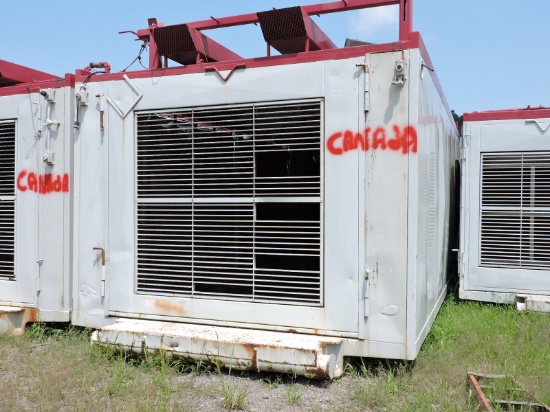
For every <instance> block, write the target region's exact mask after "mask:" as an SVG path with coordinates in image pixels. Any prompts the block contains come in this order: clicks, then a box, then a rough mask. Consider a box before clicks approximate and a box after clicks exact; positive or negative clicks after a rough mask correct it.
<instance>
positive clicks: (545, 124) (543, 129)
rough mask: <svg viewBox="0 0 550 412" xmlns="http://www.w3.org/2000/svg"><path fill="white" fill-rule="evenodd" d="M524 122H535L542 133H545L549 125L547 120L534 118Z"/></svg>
mask: <svg viewBox="0 0 550 412" xmlns="http://www.w3.org/2000/svg"><path fill="white" fill-rule="evenodd" d="M525 123H535V124H536V125H537V127H538V128H539V129H540V131H541V132H542V133H546V131H547V130H548V128H549V127H550V122H548V121H545V122H541V121H540V120H536V119H533V120H526V121H525Z"/></svg>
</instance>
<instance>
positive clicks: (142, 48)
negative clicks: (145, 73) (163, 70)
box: [122, 42, 147, 72]
mask: <svg viewBox="0 0 550 412" xmlns="http://www.w3.org/2000/svg"><path fill="white" fill-rule="evenodd" d="M146 47H147V43H145V42H144V43H143V44H142V45H141V48H140V49H139V53H138V55H137V57H136V58H135V59H134V60H132V63H130V64H129V65H128V67H126V68H125V69H124V70H122V71H123V72H125V71H126V70H128V69H129V68H130V67H132V65H133V64H134V63H135V62H136V61H137V60H139V64H141V67H143V68H144V69H147V67H145V66H144V65H143V63H141V54H142V53H143V52H144V51H145V48H146Z"/></svg>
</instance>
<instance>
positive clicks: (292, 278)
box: [72, 33, 458, 377]
mask: <svg viewBox="0 0 550 412" xmlns="http://www.w3.org/2000/svg"><path fill="white" fill-rule="evenodd" d="M237 63H238V65H237V64H236V63H235V62H222V63H218V64H217V65H215V66H212V65H210V66H209V67H205V66H204V65H190V66H187V67H179V68H173V69H167V70H159V71H153V72H150V71H145V72H136V73H128V74H125V75H123V74H121V73H119V74H97V75H94V76H91V77H90V76H88V74H87V73H85V72H84V73H78V74H77V83H76V86H75V89H76V92H77V94H78V93H80V94H81V95H82V99H80V101H84V104H81V105H80V109H79V111H78V112H79V113H78V122H79V124H80V128H79V129H78V130H77V131H76V135H75V150H74V155H75V164H76V165H78V167H75V174H74V197H75V213H74V217H75V220H74V225H75V226H74V229H75V230H74V253H75V259H74V268H73V269H74V270H73V271H74V273H75V276H76V277H75V279H74V290H73V292H74V308H75V310H74V312H73V318H72V321H73V323H75V324H78V325H84V326H91V327H103V328H102V329H101V330H100V331H99V332H98V333H97V334H96V335H95V337H94V339H95V340H96V341H101V342H106V343H116V344H120V345H123V346H125V347H127V348H133V349H135V350H141V349H143V348H145V347H147V348H162V349H166V350H168V351H170V352H172V353H174V354H178V355H181V356H186V357H189V358H192V359H210V360H212V358H213V357H215V358H217V359H218V360H221V362H222V364H225V365H232V366H233V367H234V368H252V369H257V370H276V371H277V370H278V371H285V372H292V371H294V372H297V373H302V374H306V375H314V376H325V377H333V376H338V375H340V374H341V373H342V359H343V356H368V357H383V358H398V359H414V358H415V357H416V355H417V354H418V351H419V349H420V346H421V344H422V342H423V340H424V338H425V337H426V335H427V333H428V331H429V329H430V326H431V324H432V322H433V320H434V318H435V316H436V314H437V311H438V309H439V307H440V305H441V303H442V301H443V298H444V297H445V294H446V285H447V260H448V259H447V256H448V245H449V237H450V233H449V215H450V210H451V208H452V204H451V191H452V182H453V181H454V165H455V160H456V159H457V158H458V136H457V131H456V127H455V124H454V122H453V120H452V117H451V115H450V112H449V110H448V108H447V106H446V102H445V100H444V97H443V95H442V93H441V90H440V88H439V84H438V81H437V78H436V76H435V74H434V72H433V69H432V68H431V62H430V60H429V57H428V55H427V53H426V52H425V50H424V46H423V44H422V40H421V38H420V36H419V35H418V33H412V34H411V37H410V40H407V41H403V42H398V43H393V44H391V45H390V44H388V45H377V46H362V47H355V48H347V49H338V50H333V51H321V52H316V53H310V54H305V55H300V57H295V56H288V57H281V56H278V57H275V58H268V59H262V60H252V59H251V60H243V61H241V62H237ZM211 67H215V68H216V70H210V68H211ZM216 71H217V72H216ZM228 77H229V78H228ZM102 126H103V128H102ZM103 253H104V254H105V255H104V257H105V259H103V257H102V255H103ZM159 321H161V322H159ZM109 325H111V326H109Z"/></svg>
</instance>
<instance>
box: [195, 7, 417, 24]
mask: <svg viewBox="0 0 550 412" xmlns="http://www.w3.org/2000/svg"><path fill="white" fill-rule="evenodd" d="M403 1H405V0H345V1H344V0H341V1H334V2H331V3H321V4H311V5H309V6H302V9H303V10H304V11H305V12H306V13H307V14H309V15H310V16H320V15H321V14H328V13H338V12H342V11H351V10H359V9H367V8H371V7H379V6H392V5H395V4H400V3H402V2H403ZM408 2H410V3H411V5H412V0H408ZM254 23H258V15H257V14H256V13H249V14H241V15H238V16H230V17H220V18H210V19H208V20H201V21H195V22H192V23H187V24H188V25H189V26H192V27H194V28H196V29H197V30H208V29H219V28H223V27H231V26H240V25H243V24H254Z"/></svg>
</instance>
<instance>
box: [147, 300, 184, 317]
mask: <svg viewBox="0 0 550 412" xmlns="http://www.w3.org/2000/svg"><path fill="white" fill-rule="evenodd" d="M154 306H155V308H157V309H159V310H161V311H163V312H170V313H177V314H178V315H183V314H184V313H185V305H184V303H183V302H179V303H175V302H171V301H169V300H161V299H158V300H155V302H154Z"/></svg>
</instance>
